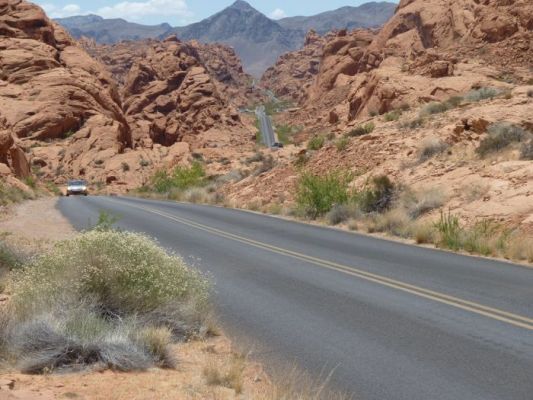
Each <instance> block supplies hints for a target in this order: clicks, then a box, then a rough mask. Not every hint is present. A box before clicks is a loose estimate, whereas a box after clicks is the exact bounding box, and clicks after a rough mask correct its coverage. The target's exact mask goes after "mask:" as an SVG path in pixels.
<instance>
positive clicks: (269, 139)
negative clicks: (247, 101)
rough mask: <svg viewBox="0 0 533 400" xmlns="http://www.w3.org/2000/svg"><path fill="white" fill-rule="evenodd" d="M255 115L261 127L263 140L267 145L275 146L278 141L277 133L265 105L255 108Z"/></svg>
mask: <svg viewBox="0 0 533 400" xmlns="http://www.w3.org/2000/svg"><path fill="white" fill-rule="evenodd" d="M255 115H256V117H257V120H258V121H259V129H260V130H261V140H262V142H263V144H264V145H265V146H267V147H272V146H274V143H276V135H275V133H274V128H273V127H272V120H271V119H270V116H268V114H267V113H266V111H265V106H259V107H257V108H256V110H255Z"/></svg>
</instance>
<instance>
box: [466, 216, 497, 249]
mask: <svg viewBox="0 0 533 400" xmlns="http://www.w3.org/2000/svg"><path fill="white" fill-rule="evenodd" d="M500 235H505V232H503V233H502V231H501V228H500V227H499V225H498V224H496V223H494V222H493V221H491V220H481V221H479V222H477V223H476V224H475V225H474V226H473V227H472V228H471V229H469V230H466V231H465V233H464V238H463V241H462V247H463V248H464V249H465V250H466V251H468V252H469V253H475V254H481V255H484V256H489V255H496V252H497V250H501V247H503V243H504V241H505V238H502V239H500ZM498 242H500V244H498Z"/></svg>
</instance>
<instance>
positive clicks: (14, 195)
mask: <svg viewBox="0 0 533 400" xmlns="http://www.w3.org/2000/svg"><path fill="white" fill-rule="evenodd" d="M31 198H33V194H32V193H28V192H25V191H24V190H21V189H19V188H17V187H14V186H10V185H8V184H7V183H4V182H1V181H0V205H2V206H6V205H8V204H13V203H19V202H21V201H23V200H27V199H31Z"/></svg>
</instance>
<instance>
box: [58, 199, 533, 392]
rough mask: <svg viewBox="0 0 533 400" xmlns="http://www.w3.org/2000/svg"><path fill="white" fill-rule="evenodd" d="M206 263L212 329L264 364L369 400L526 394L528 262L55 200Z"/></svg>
mask: <svg viewBox="0 0 533 400" xmlns="http://www.w3.org/2000/svg"><path fill="white" fill-rule="evenodd" d="M58 207H59V209H60V210H61V211H62V212H63V214H64V215H65V216H66V217H67V218H68V219H69V220H70V221H72V222H73V223H74V224H75V226H76V227H77V228H79V229H83V228H85V227H86V226H87V224H88V221H89V219H91V220H92V221H93V222H94V221H96V219H97V216H98V212H99V210H107V211H109V212H112V213H114V214H118V215H121V217H122V219H121V221H120V223H119V225H120V226H121V227H122V228H124V229H129V230H135V231H142V232H145V233H147V234H149V235H151V236H154V237H156V238H157V239H158V240H159V241H160V243H161V244H162V245H163V246H165V247H168V248H170V249H173V250H176V251H178V252H179V253H181V254H182V255H183V256H184V257H185V258H186V259H187V260H188V261H189V262H192V263H193V264H194V265H196V266H198V267H199V268H201V269H203V270H205V271H209V272H210V273H211V274H212V277H213V280H214V281H215V282H216V294H215V300H216V304H217V307H218V310H219V313H220V316H221V319H222V323H223V326H224V328H225V329H226V330H227V331H228V332H229V334H230V336H232V337H233V338H234V339H235V341H236V342H239V343H250V342H251V343H254V349H255V350H256V354H258V355H259V357H260V358H261V359H263V360H266V362H267V365H275V363H276V362H282V361H285V362H289V363H290V362H295V363H297V365H299V366H301V367H302V368H305V369H306V370H308V371H310V372H311V373H316V374H318V373H319V372H320V371H322V370H324V368H325V369H326V370H328V369H333V368H334V375H333V379H332V384H333V385H334V386H335V387H337V388H339V389H343V390H348V391H350V392H352V393H355V395H356V398H357V399H372V400H532V399H533V269H529V268H526V267H521V266H516V265H511V264H506V263H503V262H497V261H489V260H484V259H481V258H472V257H464V256H458V255H454V254H451V253H445V252H440V251H436V250H430V249H424V248H417V247H411V246H406V245H403V244H399V243H393V242H387V241H383V240H379V239H374V238H369V237H365V236H359V235H354V234H351V233H348V232H341V231H337V230H332V229H327V228H321V227H315V226H309V225H304V224H299V223H293V222H288V221H285V220H281V219H277V218H271V217H266V216H262V215H256V214H251V213H246V212H242V211H237V210H228V209H223V208H215V207H209V206H199V205H184V204H176V203H169V202H160V201H147V200H140V199H130V198H106V197H88V198H81V197H75V198H72V197H71V198H62V199H61V200H60V201H59V205H58Z"/></svg>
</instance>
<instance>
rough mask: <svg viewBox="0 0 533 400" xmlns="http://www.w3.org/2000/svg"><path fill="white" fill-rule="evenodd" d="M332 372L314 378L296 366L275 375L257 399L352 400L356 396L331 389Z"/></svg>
mask: <svg viewBox="0 0 533 400" xmlns="http://www.w3.org/2000/svg"><path fill="white" fill-rule="evenodd" d="M331 376H332V374H329V375H327V376H325V377H322V376H320V377H318V378H312V377H310V376H309V375H307V374H305V373H302V372H299V371H298V370H296V369H295V368H293V369H292V370H291V371H289V372H286V373H283V374H281V373H280V374H278V375H277V376H274V377H273V379H272V380H273V382H272V383H273V385H272V386H271V388H270V390H269V391H268V392H266V393H263V394H259V395H258V396H256V397H255V399H256V400H352V399H353V398H354V397H353V396H350V395H347V394H345V393H342V392H337V391H333V390H330V389H329V385H330V381H331Z"/></svg>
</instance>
